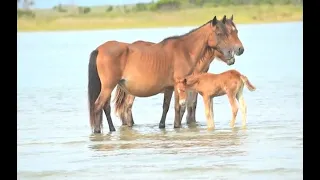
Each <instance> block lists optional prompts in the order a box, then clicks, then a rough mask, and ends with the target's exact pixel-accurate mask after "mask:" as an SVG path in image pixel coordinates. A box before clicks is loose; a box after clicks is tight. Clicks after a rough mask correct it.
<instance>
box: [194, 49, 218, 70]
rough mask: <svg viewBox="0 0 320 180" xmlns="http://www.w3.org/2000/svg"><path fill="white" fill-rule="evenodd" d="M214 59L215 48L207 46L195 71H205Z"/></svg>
mask: <svg viewBox="0 0 320 180" xmlns="http://www.w3.org/2000/svg"><path fill="white" fill-rule="evenodd" d="M213 59H214V50H213V49H210V48H206V50H205V52H204V54H203V56H202V57H201V58H200V60H199V61H198V64H197V67H196V69H195V72H203V71H205V70H206V69H208V68H209V65H210V63H211V62H212V61H213Z"/></svg>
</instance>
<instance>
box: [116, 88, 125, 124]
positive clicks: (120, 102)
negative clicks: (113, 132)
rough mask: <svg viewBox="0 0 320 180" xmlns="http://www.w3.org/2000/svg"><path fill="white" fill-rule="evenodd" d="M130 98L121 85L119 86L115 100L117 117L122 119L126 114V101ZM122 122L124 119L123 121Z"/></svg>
mask: <svg viewBox="0 0 320 180" xmlns="http://www.w3.org/2000/svg"><path fill="white" fill-rule="evenodd" d="M127 97H128V94H127V93H126V92H125V91H124V90H122V89H121V88H120V87H119V85H118V86H117V90H116V95H115V97H114V99H113V101H115V105H114V106H115V113H116V115H118V116H120V117H122V115H123V113H124V108H125V104H126V99H127ZM121 120H122V119H121Z"/></svg>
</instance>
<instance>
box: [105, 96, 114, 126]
mask: <svg viewBox="0 0 320 180" xmlns="http://www.w3.org/2000/svg"><path fill="white" fill-rule="evenodd" d="M103 110H104V113H105V115H106V117H107V122H108V125H109V131H116V129H115V128H114V125H113V122H112V119H111V106H110V98H109V99H108V100H107V102H106V103H105V105H104V107H103Z"/></svg>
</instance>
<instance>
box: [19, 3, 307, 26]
mask: <svg viewBox="0 0 320 180" xmlns="http://www.w3.org/2000/svg"><path fill="white" fill-rule="evenodd" d="M47 11H48V10H47ZM302 11H303V10H302V6H294V5H272V6H271V5H260V6H258V5H241V6H227V7H204V8H193V9H183V10H179V11H169V12H150V11H145V12H130V13H127V14H124V13H119V12H115V13H110V14H108V13H106V12H103V11H102V12H95V13H94V12H93V13H92V14H87V15H77V16H63V15H55V14H54V15H50V16H45V15H41V14H40V13H39V14H40V15H37V16H36V17H35V18H33V19H31V18H29V19H28V18H19V19H18V21H17V25H18V32H37V31H70V30H73V31H77V30H107V29H129V28H163V27H183V26H200V25H202V24H203V23H205V22H206V21H208V20H210V19H211V18H212V17H211V16H213V15H216V16H217V17H218V18H221V17H222V16H223V15H225V14H226V15H227V16H228V17H230V16H231V14H234V21H235V23H236V24H260V23H279V22H294V21H303V20H302ZM212 12H214V13H212ZM43 14H44V13H43ZM47 14H48V13H47Z"/></svg>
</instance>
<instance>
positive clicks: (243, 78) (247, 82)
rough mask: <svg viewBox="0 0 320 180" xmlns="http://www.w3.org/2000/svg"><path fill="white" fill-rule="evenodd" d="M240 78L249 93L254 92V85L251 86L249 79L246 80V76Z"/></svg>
mask: <svg viewBox="0 0 320 180" xmlns="http://www.w3.org/2000/svg"><path fill="white" fill-rule="evenodd" d="M240 78H241V80H242V82H243V83H244V84H245V85H246V87H247V88H248V89H249V90H250V91H254V90H256V87H254V85H252V84H251V82H250V81H249V79H248V78H247V77H246V76H244V75H240Z"/></svg>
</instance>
